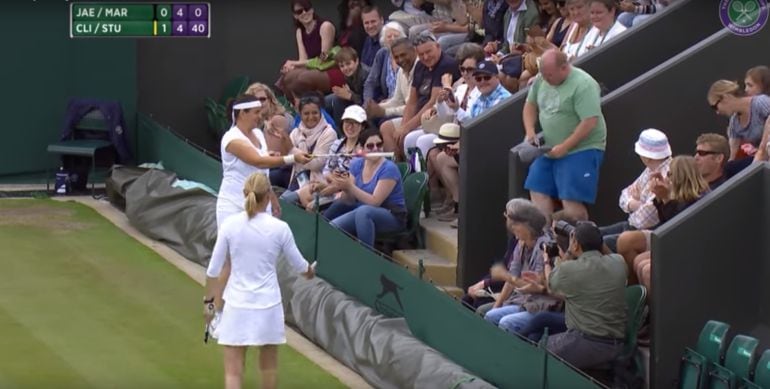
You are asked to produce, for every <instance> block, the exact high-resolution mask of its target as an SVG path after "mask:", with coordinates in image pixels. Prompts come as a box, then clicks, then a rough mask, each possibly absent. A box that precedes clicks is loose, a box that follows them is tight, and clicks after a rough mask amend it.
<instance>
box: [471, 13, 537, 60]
mask: <svg viewBox="0 0 770 389" xmlns="http://www.w3.org/2000/svg"><path fill="white" fill-rule="evenodd" d="M506 2H507V3H508V10H507V11H505V16H504V17H503V21H502V23H503V24H502V29H503V31H504V35H503V40H502V41H500V42H495V41H492V42H488V43H487V46H486V47H485V48H484V51H486V52H488V53H497V54H498V55H499V56H504V55H507V54H519V53H521V51H522V50H521V47H520V45H521V44H523V43H525V42H526V40H527V31H528V30H529V29H530V28H532V27H533V26H536V25H537V22H538V20H539V14H540V12H539V11H538V8H537V5H536V4H535V2H534V1H533V0H506Z"/></svg>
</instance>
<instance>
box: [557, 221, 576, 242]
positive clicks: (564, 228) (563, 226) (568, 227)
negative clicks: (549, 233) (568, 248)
mask: <svg viewBox="0 0 770 389" xmlns="http://www.w3.org/2000/svg"><path fill="white" fill-rule="evenodd" d="M553 231H554V232H555V233H556V235H561V236H563V237H566V238H569V237H570V236H571V235H572V233H573V232H574V231H575V226H573V225H572V224H569V223H567V222H566V221H564V220H559V221H557V222H556V224H555V225H554V226H553Z"/></svg>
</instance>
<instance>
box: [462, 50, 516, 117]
mask: <svg viewBox="0 0 770 389" xmlns="http://www.w3.org/2000/svg"><path fill="white" fill-rule="evenodd" d="M498 74H499V73H498V71H497V65H495V63H494V62H492V61H484V62H482V63H480V64H479V65H478V66H477V67H476V70H475V71H474V72H473V80H474V81H475V82H476V88H477V89H478V90H479V92H480V95H479V97H478V99H476V101H475V102H473V105H472V106H471V112H470V115H468V118H469V119H475V118H477V117H479V116H481V114H482V113H484V112H485V111H487V110H489V109H490V108H492V107H494V106H495V105H497V104H500V103H501V102H503V101H504V100H505V99H507V98H509V97H511V93H510V92H508V90H506V89H505V88H503V86H502V85H501V84H500V79H499V78H498Z"/></svg>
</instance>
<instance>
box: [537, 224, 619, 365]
mask: <svg viewBox="0 0 770 389" xmlns="http://www.w3.org/2000/svg"><path fill="white" fill-rule="evenodd" d="M556 232H557V234H559V235H562V236H564V235H569V236H570V243H569V249H568V250H567V257H569V258H574V259H567V260H561V259H559V260H556V261H555V263H553V264H552V263H546V264H545V278H546V284H547V285H548V288H549V291H550V292H551V293H553V294H557V295H561V296H563V297H564V300H565V301H566V315H565V316H566V324H567V331H566V332H564V333H561V334H557V335H554V336H552V337H550V338H549V339H548V346H547V347H548V350H549V351H550V352H552V353H554V354H556V355H559V356H560V357H562V358H563V359H564V360H566V361H567V362H569V363H570V364H572V365H573V366H575V367H576V368H578V369H586V368H591V367H595V366H598V365H601V364H603V363H606V362H610V361H612V360H614V359H615V358H616V357H617V356H618V355H619V354H620V352H621V351H622V350H623V344H624V341H625V328H626V301H625V285H626V277H627V272H628V269H627V268H626V264H625V261H624V260H623V258H622V257H621V256H619V255H617V254H609V255H602V253H601V250H602V246H603V241H602V235H601V233H600V232H599V228H598V227H596V225H594V224H593V223H590V222H583V223H579V224H578V225H577V226H576V227H572V226H566V227H565V228H557V231H556ZM549 262H550V261H549Z"/></svg>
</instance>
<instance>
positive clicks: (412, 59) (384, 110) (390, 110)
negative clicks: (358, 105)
mask: <svg viewBox="0 0 770 389" xmlns="http://www.w3.org/2000/svg"><path fill="white" fill-rule="evenodd" d="M390 50H391V54H392V56H393V60H394V61H395V62H396V63H397V64H398V73H396V87H395V91H394V93H393V96H392V97H391V98H389V99H387V100H383V101H382V102H380V103H379V104H378V103H376V102H374V101H373V100H371V99H366V98H364V101H366V114H367V116H368V117H369V119H385V118H389V117H396V116H401V115H402V114H403V113H404V107H405V106H406V99H407V98H408V97H409V92H410V90H411V85H412V79H413V78H414V69H415V65H417V51H415V48H414V45H413V44H412V41H411V40H409V39H408V38H401V39H398V40H396V41H395V42H393V45H392V46H391V49H390ZM370 75H371V73H370ZM370 78H371V77H370ZM365 91H366V89H364V93H366V92H365ZM400 122H401V119H400V118H399V119H393V120H389V121H384V122H383V123H382V128H384V127H386V126H389V127H390V128H389V129H388V130H383V132H386V131H389V132H390V133H393V132H394V131H395V128H396V127H398V125H399V123H400ZM386 138H387V137H386ZM388 139H389V138H388ZM392 149H393V148H392V147H391V148H390V149H388V148H386V150H392Z"/></svg>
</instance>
